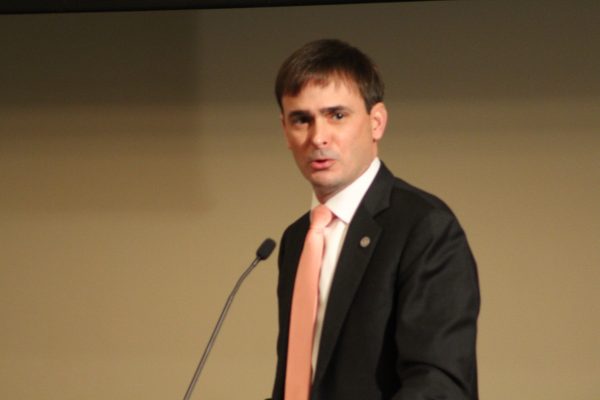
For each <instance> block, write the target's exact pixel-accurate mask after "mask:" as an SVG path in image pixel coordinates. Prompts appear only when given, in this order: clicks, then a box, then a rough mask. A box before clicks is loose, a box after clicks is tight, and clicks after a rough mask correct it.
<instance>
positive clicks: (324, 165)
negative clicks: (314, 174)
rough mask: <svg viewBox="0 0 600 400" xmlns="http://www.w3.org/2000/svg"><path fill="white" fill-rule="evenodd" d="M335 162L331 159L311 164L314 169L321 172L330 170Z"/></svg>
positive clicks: (319, 160)
mask: <svg viewBox="0 0 600 400" xmlns="http://www.w3.org/2000/svg"><path fill="white" fill-rule="evenodd" d="M333 162H334V160H332V159H331V158H318V159H316V160H312V161H311V162H310V166H311V167H312V169H314V170H317V171H320V170H323V169H327V168H329V167H330V166H331V165H332V164H333Z"/></svg>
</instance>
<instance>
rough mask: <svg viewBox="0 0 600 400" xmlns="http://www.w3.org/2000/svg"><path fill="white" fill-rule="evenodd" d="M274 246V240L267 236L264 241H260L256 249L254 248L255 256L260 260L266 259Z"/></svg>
mask: <svg viewBox="0 0 600 400" xmlns="http://www.w3.org/2000/svg"><path fill="white" fill-rule="evenodd" d="M274 248H275V241H274V240H273V239H271V238H267V239H265V241H264V242H262V244H261V245H260V246H259V248H258V250H256V257H258V258H259V259H260V260H266V259H267V258H269V256H270V255H271V253H272V252H273V249H274Z"/></svg>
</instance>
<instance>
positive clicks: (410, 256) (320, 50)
mask: <svg viewBox="0 0 600 400" xmlns="http://www.w3.org/2000/svg"><path fill="white" fill-rule="evenodd" d="M276 96H277V100H278V103H279V106H280V109H281V122H282V125H283V130H284V132H285V137H286V139H287V144H288V147H289V148H290V150H291V152H292V154H293V155H294V159H295V161H296V164H297V165H298V168H299V169H300V172H301V173H302V174H303V176H304V177H305V178H306V179H307V180H308V181H309V182H310V184H311V185H312V188H313V191H314V196H313V205H315V206H316V205H319V204H321V205H324V206H325V207H318V208H319V209H320V210H322V209H325V210H326V212H327V213H329V214H330V217H331V218H333V221H332V222H326V223H328V225H326V227H325V228H322V229H321V228H319V229H321V231H320V235H321V236H324V239H321V240H322V241H324V250H323V251H322V250H318V251H319V252H321V254H323V255H322V256H321V254H320V255H319V257H322V259H320V261H319V264H320V267H319V268H320V270H318V271H317V274H318V275H317V278H316V280H317V284H316V285H318V288H317V289H318V290H317V295H316V296H317V300H315V301H316V304H317V305H316V311H315V312H314V314H316V315H315V316H314V320H313V322H309V323H305V322H302V323H297V322H294V321H295V319H296V318H299V317H298V315H300V314H301V312H300V311H296V310H297V309H298V310H300V309H302V308H301V307H302V305H301V304H300V303H301V301H302V300H301V296H302V293H299V292H302V290H303V289H301V287H304V286H301V285H304V283H302V284H300V283H299V281H300V280H301V278H300V277H301V274H302V273H303V272H301V271H302V270H303V268H305V267H302V266H301V267H299V263H300V264H301V265H304V264H303V263H304V262H303V261H302V259H303V258H304V257H305V256H304V252H305V251H306V249H304V250H303V246H304V242H305V237H306V238H307V239H306V243H307V244H306V246H307V247H308V246H309V245H310V244H309V239H308V237H309V236H310V235H309V236H307V232H308V231H309V226H310V225H311V222H310V220H311V216H310V213H307V214H305V215H304V216H302V217H301V218H300V219H298V220H297V221H296V222H294V223H293V224H292V225H290V226H289V227H288V228H287V229H286V231H285V233H284V234H283V238H282V240H281V245H280V253H279V282H278V291H277V292H278V302H279V338H278V343H277V355H278V362H277V371H276V378H275V384H274V389H273V399H274V400H283V399H284V398H285V400H295V399H301V400H308V399H311V400H353V399H356V400H378V399H381V400H384V399H394V400H421V399H422V400H425V399H451V400H458V399H469V400H472V399H477V398H478V393H477V370H476V358H475V338H476V322H477V316H478V312H479V288H478V280H477V272H476V266H475V262H474V260H473V257H472V255H471V252H470V250H469V246H468V244H467V240H466V238H465V235H464V233H463V231H462V229H461V227H460V225H459V223H458V221H457V220H456V218H455V216H454V215H453V214H452V212H451V211H450V209H449V208H448V207H447V206H446V205H445V204H444V203H443V202H442V201H441V200H439V199H437V198H436V197H434V196H432V195H430V194H428V193H425V192H423V191H421V190H419V189H417V188H415V187H413V186H411V185H409V184H407V183H406V182H404V181H402V180H400V179H398V178H395V177H393V175H392V174H391V173H390V171H389V170H388V169H387V168H386V167H385V165H384V164H383V163H382V162H381V161H380V160H379V159H378V157H377V149H378V143H379V141H380V139H381V138H382V137H383V134H384V131H385V127H386V123H387V110H386V107H385V105H384V104H383V102H382V101H383V84H382V82H381V79H380V77H379V73H378V71H377V68H376V67H375V65H374V64H373V63H372V62H371V60H370V59H369V58H368V57H367V56H366V55H364V54H363V53H361V52H360V51H359V50H358V49H356V48H354V47H352V46H350V45H348V44H346V43H344V42H341V41H338V40H319V41H315V42H311V43H308V44H306V45H305V46H303V47H302V48H300V49H299V50H297V51H296V52H295V53H293V54H292V55H291V56H290V57H289V58H288V59H287V60H286V61H285V62H284V64H283V65H282V66H281V69H280V70H279V74H278V76H277V80H276ZM313 218H314V217H313ZM328 221H329V220H328ZM312 231H313V228H312V227H311V232H312ZM311 234H313V233H311ZM315 235H316V234H315ZM311 240H313V239H311ZM311 243H312V242H311ZM301 256H302V257H301ZM307 257H308V256H307ZM306 268H308V267H306ZM303 298H304V299H305V298H307V297H306V296H305V297H303ZM296 307H299V308H296ZM308 309H310V307H308ZM292 310H294V311H292ZM303 335H304V336H306V335H308V337H309V338H310V339H309V340H310V341H311V342H310V344H311V346H310V349H309V350H307V351H308V352H309V353H310V354H309V355H308V356H306V355H301V357H300V358H297V353H298V350H297V349H298V348H301V347H298V345H297V344H296V340H297V339H296V338H297V337H302V336H303ZM304 349H305V352H306V347H305V348H304ZM302 357H304V360H305V361H296V360H297V359H302ZM307 363H308V365H306V364H307ZM297 364H298V365H297ZM303 370H308V371H309V372H308V373H307V374H306V375H303V374H304V372H298V371H303ZM298 376H300V379H299V380H300V382H299V383H297V382H294V383H292V382H293V381H297V380H298ZM303 376H304V377H303ZM304 387H305V388H304Z"/></svg>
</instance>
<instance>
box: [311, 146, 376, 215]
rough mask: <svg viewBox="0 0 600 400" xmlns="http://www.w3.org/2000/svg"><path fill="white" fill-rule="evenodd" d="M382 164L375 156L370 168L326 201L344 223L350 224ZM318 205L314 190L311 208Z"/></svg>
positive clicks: (328, 206)
mask: <svg viewBox="0 0 600 400" xmlns="http://www.w3.org/2000/svg"><path fill="white" fill-rule="evenodd" d="M380 166H381V161H380V160H379V158H378V157H375V159H374V160H373V161H372V162H371V165H369V168H367V170H366V171H365V172H363V173H362V175H361V176H359V177H358V178H356V180H355V181H354V182H352V183H351V184H349V185H348V186H346V187H345V188H344V189H342V190H341V191H340V192H339V193H336V194H335V195H334V196H333V197H332V198H330V199H329V200H327V201H326V202H325V205H326V206H327V208H329V209H330V210H331V212H333V213H334V214H335V216H336V217H338V218H339V219H340V220H342V221H344V223H346V224H349V223H350V221H351V220H352V217H353V216H354V213H355V212H356V209H357V208H358V205H359V204H360V202H361V200H362V198H363V197H364V195H365V193H366V192H367V190H368V189H369V186H371V183H373V180H374V179H375V175H377V171H379V167H380ZM318 205H319V200H317V197H316V195H315V194H314V192H313V195H312V202H311V209H312V208H315V207H316V206H318Z"/></svg>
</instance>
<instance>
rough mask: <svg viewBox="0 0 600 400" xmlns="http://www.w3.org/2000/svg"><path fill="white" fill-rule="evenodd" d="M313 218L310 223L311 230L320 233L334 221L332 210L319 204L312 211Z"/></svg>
mask: <svg viewBox="0 0 600 400" xmlns="http://www.w3.org/2000/svg"><path fill="white" fill-rule="evenodd" d="M311 217H312V220H311V223H310V228H311V229H316V230H319V231H320V230H323V229H324V228H325V227H326V226H327V225H329V223H330V222H331V220H332V219H333V214H332V213H331V210H330V209H329V208H327V206H324V205H323V204H319V205H318V206H316V207H315V208H314V209H313V210H312V213H311Z"/></svg>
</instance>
